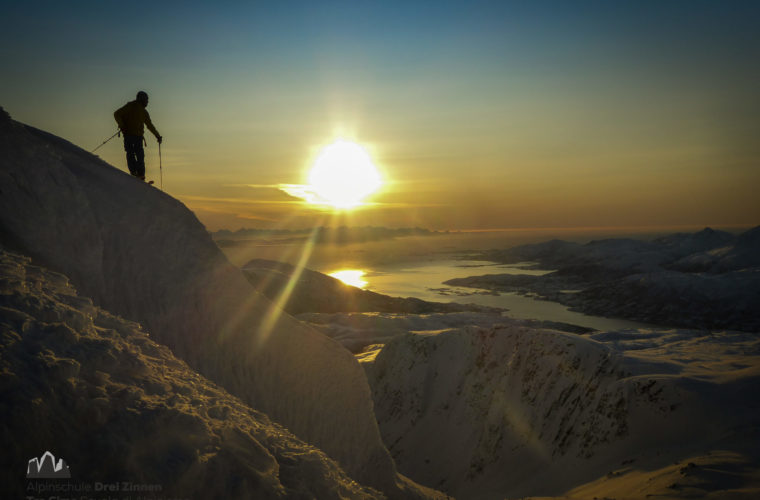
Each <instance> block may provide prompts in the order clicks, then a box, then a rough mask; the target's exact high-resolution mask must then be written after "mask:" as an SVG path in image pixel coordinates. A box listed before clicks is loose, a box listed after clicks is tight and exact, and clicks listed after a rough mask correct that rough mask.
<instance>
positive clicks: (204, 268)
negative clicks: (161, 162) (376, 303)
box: [0, 110, 407, 496]
mask: <svg viewBox="0 0 760 500" xmlns="http://www.w3.org/2000/svg"><path fill="white" fill-rule="evenodd" d="M0 186H1V187H0V190H1V191H2V194H1V195H0V241H2V244H3V246H5V247H6V248H9V249H11V250H13V251H16V252H19V253H21V254H23V255H27V256H30V257H32V258H33V259H34V260H35V262H37V263H40V264H43V265H45V266H46V267H48V268H50V269H51V270H54V271H57V272H61V273H63V274H65V275H66V276H67V277H68V278H69V279H71V281H72V283H73V284H74V286H75V287H76V288H77V289H78V290H79V293H80V294H81V295H82V296H85V297H91V298H92V300H93V301H94V303H95V304H96V305H97V306H99V307H101V308H103V309H105V310H108V311H109V312H112V313H115V314H118V315H120V316H122V317H124V318H127V319H129V320H132V321H136V322H139V323H141V324H142V326H143V327H144V328H145V330H146V331H147V332H149V333H150V335H151V336H152V338H154V339H156V340H157V341H158V342H160V343H162V344H165V345H167V346H168V347H170V348H171V349H172V351H173V352H174V354H175V355H177V356H178V357H180V358H181V359H183V360H185V361H187V362H188V364H189V365H190V366H191V367H192V368H193V369H195V370H197V371H198V372H200V373H201V374H202V375H204V376H205V377H207V378H209V379H210V380H212V381H214V382H216V383H218V384H219V385H221V386H223V387H224V388H225V389H226V390H228V391H229V392H230V393H232V394H233V395H235V396H237V397H239V398H241V399H242V400H243V401H244V402H245V403H246V404H249V405H251V406H252V407H253V408H256V409H257V410H260V411H263V412H265V413H266V414H268V415H269V416H270V417H272V419H273V420H275V421H277V422H278V423H281V424H283V425H284V426H286V427H287V428H288V429H289V430H290V431H292V432H293V433H294V434H295V435H297V436H298V437H299V438H301V439H303V440H305V441H307V442H309V443H311V444H314V445H316V446H317V447H319V448H320V449H321V450H323V451H325V452H326V453H327V454H328V455H329V456H330V457H332V458H334V459H335V460H337V461H338V462H339V463H340V464H341V466H342V467H343V468H344V469H345V470H346V472H347V473H348V474H349V475H350V476H351V477H352V478H354V479H356V480H358V481H360V482H361V483H362V484H366V485H369V486H373V487H376V488H379V489H381V490H383V491H384V492H385V493H387V494H389V495H391V496H395V495H402V494H403V491H405V489H407V487H406V486H404V485H403V484H402V485H400V483H399V481H400V479H399V477H398V476H397V474H396V471H395V467H394V464H393V461H392V459H391V458H390V455H389V454H388V452H387V450H386V449H385V447H384V445H383V443H382V440H381V438H380V434H379V432H378V428H377V424H376V421H375V419H374V414H373V411H372V400H371V396H370V390H369V387H368V385H367V382H366V378H365V376H364V374H363V372H362V369H361V368H360V367H359V365H358V363H357V362H356V361H355V359H354V358H353V357H352V356H351V354H350V353H349V352H348V351H346V350H345V349H343V348H342V347H341V346H340V345H339V344H337V343H336V342H334V341H333V340H331V339H329V338H327V337H325V336H323V335H321V334H319V333H318V332H316V331H314V330H312V329H311V328H309V327H308V326H306V325H304V324H303V323H301V322H298V321H296V320H294V319H293V318H292V317H291V316H289V315H288V314H286V313H284V312H283V311H282V310H280V309H279V308H277V307H276V306H274V305H273V304H272V303H271V302H270V301H269V300H268V299H267V298H266V297H264V296H262V295H261V294H258V293H257V292H255V291H254V290H253V288H252V287H251V285H250V284H249V283H248V282H247V281H246V279H245V278H244V277H243V275H242V274H241V272H240V270H239V269H237V268H235V267H233V266H232V265H231V264H229V262H228V261H227V260H226V258H225V257H224V255H223V254H222V253H221V251H220V250H219V249H218V247H217V246H216V245H215V244H214V242H213V241H212V240H211V238H210V236H209V235H208V233H207V232H206V230H205V228H204V227H203V225H202V224H201V223H200V222H199V221H198V220H197V218H196V217H195V216H194V215H193V214H192V212H190V211H189V210H188V209H187V208H186V207H185V206H184V205H182V203H180V202H179V201H177V200H176V199H174V198H172V197H171V196H169V195H167V194H165V193H162V192H161V191H160V190H158V189H156V188H155V187H151V186H148V185H147V184H145V183H143V182H141V181H138V180H137V179H135V178H133V177H131V176H130V175H128V174H126V173H124V172H122V171H120V170H118V169H115V168H113V167H112V166H110V165H108V164H106V163H105V162H103V161H101V160H99V159H98V158H97V157H96V156H94V155H92V154H89V153H87V152H85V151H83V150H81V149H79V148H77V147H76V146H74V145H72V144H70V143H68V142H67V141H65V140H63V139H61V138H58V137H56V136H53V135H51V134H49V133H46V132H43V131H40V130H37V129H34V128H32V127H29V126H25V125H23V124H21V123H18V122H15V121H13V120H11V119H10V117H9V116H8V115H7V113H5V112H4V111H2V110H0ZM27 458H28V457H27Z"/></svg>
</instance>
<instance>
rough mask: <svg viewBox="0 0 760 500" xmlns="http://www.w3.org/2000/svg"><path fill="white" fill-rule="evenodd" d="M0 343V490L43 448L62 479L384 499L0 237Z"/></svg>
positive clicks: (175, 492)
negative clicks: (65, 471)
mask: <svg viewBox="0 0 760 500" xmlns="http://www.w3.org/2000/svg"><path fill="white" fill-rule="evenodd" d="M0 346H2V351H0V353H1V355H0V394H2V397H1V398H0V439H2V442H3V454H2V459H1V460H2V463H3V467H2V468H0V484H2V485H3V486H2V490H3V494H4V497H5V498H11V497H14V498H23V497H24V496H25V495H28V494H29V491H28V490H27V489H26V488H27V482H25V481H24V479H23V478H24V470H25V467H26V463H27V461H28V460H29V459H30V458H31V457H37V456H40V455H41V454H42V453H43V451H45V450H54V451H55V453H54V454H55V455H56V456H57V457H65V460H66V464H67V465H68V466H69V469H70V472H71V482H72V483H74V484H80V483H90V484H92V483H95V482H101V483H112V482H117V483H120V482H122V481H129V482H132V483H135V484H148V485H159V486H160V488H161V491H160V496H163V497H169V496H173V497H184V498H229V499H238V498H239V499H244V498H245V499H247V498H260V499H264V498H267V499H270V498H271V499H275V498H320V499H322V498H324V499H335V500H338V499H344V498H352V499H370V498H385V497H384V496H383V495H382V494H381V493H380V492H378V491H376V490H371V489H368V488H365V487H362V486H360V485H359V484H357V483H356V482H355V481H353V480H351V479H350V478H349V477H348V476H347V475H346V474H345V472H344V471H343V470H342V469H341V468H340V467H339V466H338V465H337V463H336V462H334V461H333V460H331V459H330V458H328V457H327V456H326V455H325V454H324V453H323V452H322V451H320V450H318V449H316V448H314V447H313V446H310V445H308V444H306V443H304V442H303V441H301V440H299V439H297V438H296V437H295V436H293V435H292V434H291V433H290V432H288V430H287V429H285V428H283V427H281V426H280V425H278V424H275V423H273V422H272V421H271V420H270V419H269V418H268V417H267V416H266V415H264V414H263V413H261V412H258V411H256V410H253V409H251V408H250V407H248V406H246V405H245V404H243V403H242V402H241V401H240V400H239V399H238V398H235V397H234V396H231V395H230V394H229V393H227V392H226V391H225V390H223V389H221V388H220V387H218V386H217V385H215V384H213V383H212V382H210V381H209V380H207V379H206V378H204V377H202V376H200V375H198V374H197V373H196V372H194V371H192V370H191V369H190V367H188V366H187V364H186V363H185V362H183V361H181V360H179V359H177V358H176V357H174V355H172V353H171V351H170V350H169V349H168V348H166V347H165V346H162V345H160V344H157V343H156V342H155V341H153V340H152V339H151V338H150V337H149V336H148V335H147V334H145V333H144V332H143V331H141V330H140V326H139V325H138V324H136V323H133V322H130V321H126V320H124V319H121V318H119V317H116V316H113V315H111V314H109V313H107V312H105V311H103V310H102V309H100V308H98V307H95V306H94V305H93V303H92V301H91V300H89V299H87V298H84V297H81V296H79V295H77V294H76V292H75V290H74V289H73V287H71V285H70V284H69V282H68V279H67V278H66V277H65V276H63V275H61V274H58V273H53V272H50V271H47V270H45V269H43V268H40V267H38V266H33V265H31V264H30V262H29V259H28V258H25V257H21V256H19V255H17V254H13V253H9V252H6V251H5V250H3V249H2V248H1V247H0ZM115 496H119V498H122V496H120V495H115ZM143 496H149V495H144V494H143ZM45 497H46V498H47V495H45ZM56 498H58V497H56ZM77 498H78V495H77Z"/></svg>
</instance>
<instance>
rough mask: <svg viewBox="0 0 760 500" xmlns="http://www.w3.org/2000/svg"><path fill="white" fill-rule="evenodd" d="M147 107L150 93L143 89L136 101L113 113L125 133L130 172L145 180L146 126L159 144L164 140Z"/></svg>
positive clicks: (120, 128)
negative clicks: (144, 148) (144, 135)
mask: <svg viewBox="0 0 760 500" xmlns="http://www.w3.org/2000/svg"><path fill="white" fill-rule="evenodd" d="M147 107H148V94H147V93H146V92H143V91H142V90H141V91H140V92H138V93H137V98H136V99H135V100H134V101H129V102H128V103H126V104H125V105H124V106H122V107H120V108H119V109H117V110H116V111H114V113H113V116H114V118H115V119H116V123H117V124H118V125H119V130H120V131H121V133H122V134H124V151H126V152H127V167H129V173H130V174H132V175H134V176H135V177H137V178H139V179H142V180H145V150H143V143H144V142H145V138H144V137H143V134H144V133H145V128H144V126H147V127H148V130H150V131H151V132H153V135H155V136H156V140H157V141H158V143H159V144H161V142H162V141H163V138H162V137H161V134H159V133H158V130H156V127H154V126H153V122H151V121H150V115H149V114H148V110H147V109H145V108H147Z"/></svg>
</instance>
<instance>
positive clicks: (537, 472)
mask: <svg viewBox="0 0 760 500" xmlns="http://www.w3.org/2000/svg"><path fill="white" fill-rule="evenodd" d="M436 323H438V321H437V320H436V322H435V323H433V324H431V325H430V326H431V327H433V326H434V325H435V324H436ZM431 330H432V328H431ZM365 366H366V369H367V373H368V378H369V380H370V384H371V386H372V389H373V394H374V399H375V411H376V414H377V418H378V421H379V422H380V427H381V432H382V434H383V438H384V439H385V441H386V443H387V444H388V446H389V449H390V451H391V453H392V454H393V457H394V459H395V460H396V463H397V466H398V468H399V470H400V471H401V472H402V473H404V474H406V475H408V476H409V477H411V478H413V479H414V480H416V481H418V482H420V483H422V484H426V485H429V486H431V487H434V488H437V489H441V490H443V491H445V492H447V493H449V494H452V495H454V496H455V497H457V498H463V499H465V498H466V499H497V498H505V497H508V498H515V497H522V496H527V495H535V496H550V495H563V494H566V493H568V492H569V491H570V490H572V489H573V488H581V489H580V490H576V492H575V493H574V495H575V496H576V497H577V498H591V497H593V496H594V495H590V496H584V495H585V494H587V493H588V492H589V491H599V492H605V494H608V495H609V496H610V497H615V498H621V497H622V498H643V497H644V494H642V495H640V496H639V495H633V494H631V493H630V492H631V491H632V490H626V488H628V487H633V486H637V487H640V486H642V484H641V483H643V484H644V485H646V482H647V481H648V479H649V478H650V477H653V476H652V475H650V474H649V473H648V472H647V471H649V472H651V471H654V470H658V469H660V468H662V467H664V466H666V465H668V464H672V463H673V462H678V461H679V460H683V459H686V458H688V457H692V456H695V454H696V455H699V454H702V455H705V454H706V455H709V454H710V453H712V452H714V451H716V450H732V451H733V454H734V455H736V456H737V457H740V459H741V461H742V464H743V467H744V468H745V469H746V470H747V471H751V474H750V473H745V474H744V476H742V475H741V474H739V473H738V470H734V471H733V472H728V473H726V475H725V477H724V479H725V478H730V477H732V476H731V474H734V475H735V476H736V477H735V478H734V479H736V481H735V482H737V483H739V484H741V483H742V482H743V481H744V482H746V481H748V475H754V477H757V476H760V466H758V464H759V463H760V449H758V448H757V446H756V443H757V437H758V429H760V405H758V403H757V400H756V397H755V396H754V395H755V394H756V393H757V388H758V387H760V339H758V338H757V337H756V336H755V335H751V334H738V333H736V334H731V333H712V334H709V335H707V334H701V335H700V334H697V333H696V332H690V331H670V332H653V331H635V330H633V331H627V332H605V333H598V334H594V335H592V336H590V337H584V336H578V335H574V334H570V333H562V332H556V331H550V330H538V329H532V328H529V327H526V326H522V325H520V324H519V323H517V322H512V321H510V320H508V319H504V320H503V324H501V325H493V326H490V327H464V328H460V329H453V330H449V331H444V332H442V333H440V334H437V335H414V334H407V335H402V336H398V337H395V338H394V339H392V340H391V341H390V342H389V343H388V344H386V346H385V347H384V348H383V350H381V351H380V353H379V354H378V355H377V357H376V358H375V360H374V361H371V362H367V363H365ZM621 465H623V466H626V467H623V468H625V469H626V471H625V473H626V474H627V473H629V472H630V473H631V474H632V475H631V476H628V478H629V479H631V478H633V479H631V482H628V483H626V482H625V481H620V482H619V483H616V484H617V486H614V487H607V488H605V487H604V486H600V485H599V484H596V483H595V482H596V481H602V482H604V479H605V478H607V479H609V478H610V477H607V474H608V473H610V472H612V471H617V470H619V469H621ZM636 471H638V474H639V475H638V476H635V474H636ZM616 474H617V475H619V476H622V475H623V472H618V473H616ZM613 476H614V475H613ZM615 477H617V476H615ZM586 484H589V486H586V489H583V488H582V487H583V486H584V485H586ZM658 484H659V483H658ZM745 486H746V484H745ZM757 487H758V485H755V488H756V489H754V490H752V491H754V492H755V494H757V493H758V492H760V490H759V489H757ZM713 488H714V489H715V490H720V489H722V488H726V486H725V485H723V486H721V485H720V484H718V485H713ZM584 491H585V492H586V493H583V492H584ZM675 493H676V492H674V491H672V490H671V491H665V493H663V492H662V491H660V492H659V493H658V494H664V495H665V496H668V497H669V496H678V495H676V494H675ZM602 496H604V495H602Z"/></svg>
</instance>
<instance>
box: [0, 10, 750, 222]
mask: <svg viewBox="0 0 760 500" xmlns="http://www.w3.org/2000/svg"><path fill="white" fill-rule="evenodd" d="M2 10H3V15H2V17H1V18H0V68H2V70H1V71H2V73H1V76H0V106H2V107H3V108H4V109H5V110H6V111H8V112H9V113H10V115H11V117H12V118H14V119H15V120H18V121H21V122H24V123H27V124H29V125H32V126H35V127H38V128H42V129H44V130H47V131H49V132H52V133H54V134H56V135H59V136H61V137H64V138H65V139H67V140H69V141H71V142H73V143H75V144H77V145H79V146H81V147H82V148H84V149H86V150H92V149H94V148H95V147H96V146H98V145H99V144H100V143H101V142H103V141H104V140H105V139H107V138H108V137H109V136H111V135H112V134H113V133H115V132H116V124H115V122H114V120H113V111H114V110H115V109H117V108H118V107H120V106H121V105H123V104H125V103H126V102H127V101H129V100H132V99H134V96H135V94H136V92H137V91H138V90H145V91H147V92H148V93H149V95H150V98H151V100H150V104H149V106H148V111H149V112H150V113H151V117H152V119H153V123H154V124H155V125H156V127H157V128H158V130H159V131H160V132H161V134H162V135H163V137H164V143H163V145H162V147H161V159H160V167H161V168H160V169H159V155H158V147H157V145H156V142H155V140H153V137H152V136H151V135H150V134H149V133H147V131H146V134H147V136H148V147H147V149H146V165H147V171H148V177H149V178H153V179H155V180H156V183H157V184H160V183H162V185H163V187H164V189H165V190H166V191H167V192H168V193H169V194H171V195H172V196H175V197H177V198H178V199H180V200H181V201H182V202H184V203H185V204H186V205H187V206H188V207H189V208H190V209H191V210H193V211H194V212H195V213H196V215H197V216H198V218H199V219H200V220H201V221H202V222H203V223H204V224H206V226H207V227H208V228H209V229H210V230H217V229H222V228H226V229H232V230H234V229H239V228H242V227H251V228H285V227H288V228H295V227H299V228H300V227H310V226H312V225H315V224H316V225H340V224H347V225H377V226H389V227H412V226H419V227H425V228H430V229H439V230H442V229H448V230H488V229H501V228H542V227H544V228H549V227H558V228H568V227H695V228H698V227H705V226H711V227H749V226H754V225H758V224H760V201H758V199H760V198H759V197H758V196H757V193H756V192H757V188H758V186H759V185H760V182H759V181H760V140H758V138H760V120H758V117H760V92H759V91H758V89H760V64H759V63H758V61H760V29H758V26H759V25H760V2H754V1H748V2H743V1H725V2H718V1H700V0H690V1H667V0H658V1H636V2H634V1H620V2H608V1H596V2H588V1H576V2H571V1H554V2H547V1H535V2H509V1H468V2H453V1H441V0H439V1H435V2H432V1H420V2H414V1H398V2H397V1H392V0H386V1H382V2H381V1H377V2H370V1H362V0H353V1H345V2H343V1H341V2H333V1H310V2H296V1H287V0H283V1H278V2H252V1H248V2H224V1H222V2H194V1H183V2H171V1H166V2H155V3H153V2H142V1H139V0H138V1H133V2H128V3H124V2H115V1H109V0H106V1H103V0H101V1H74V2H47V1H35V0H23V1H15V0H10V1H6V2H4V5H3V9H2ZM338 138H342V139H344V140H348V141H353V142H355V143H357V144H359V145H361V146H362V147H363V148H365V150H366V151H367V153H368V154H369V155H370V156H371V159H372V161H373V163H374V164H375V165H376V167H377V169H378V171H379V173H380V176H381V178H382V179H383V186H382V188H381V189H380V190H379V191H377V192H376V193H375V194H374V195H372V196H371V197H369V198H368V199H367V200H366V204H364V205H362V206H360V207H357V208H354V209H352V210H334V209H331V208H326V207H324V206H319V205H312V204H308V203H305V202H304V201H303V200H301V199H300V198H297V197H294V196H293V195H292V194H288V192H287V190H283V189H282V188H281V187H282V186H283V185H299V184H304V183H306V182H307V181H306V179H307V176H308V173H309V170H310V169H311V167H312V166H313V164H314V161H315V159H316V158H317V157H318V156H319V154H320V152H321V151H322V148H324V147H325V146H326V145H328V144H331V143H333V142H334V141H335V140H336V139H338ZM119 141H120V139H118V138H117V139H114V140H112V141H110V142H108V143H107V144H106V145H104V146H103V147H102V148H100V149H99V150H98V151H97V154H98V155H100V156H101V157H102V158H103V159H104V160H106V161H107V162H109V163H111V164H112V165H114V166H115V167H117V168H120V169H122V170H125V171H126V170H127V167H126V160H125V157H124V151H123V147H122V145H121V143H120V142H119Z"/></svg>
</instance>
